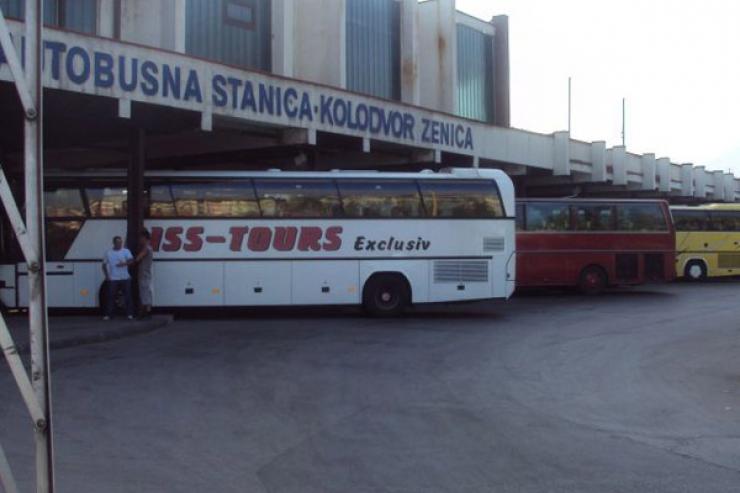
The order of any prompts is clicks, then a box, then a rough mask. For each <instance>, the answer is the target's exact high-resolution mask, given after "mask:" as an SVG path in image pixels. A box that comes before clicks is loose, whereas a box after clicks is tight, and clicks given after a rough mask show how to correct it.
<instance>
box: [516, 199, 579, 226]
mask: <svg viewBox="0 0 740 493" xmlns="http://www.w3.org/2000/svg"><path fill="white" fill-rule="evenodd" d="M526 222H527V231H567V230H569V229H570V207H569V206H568V204H565V203H561V202H531V203H529V204H527V212H526Z"/></svg>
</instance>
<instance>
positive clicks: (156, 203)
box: [149, 185, 177, 217]
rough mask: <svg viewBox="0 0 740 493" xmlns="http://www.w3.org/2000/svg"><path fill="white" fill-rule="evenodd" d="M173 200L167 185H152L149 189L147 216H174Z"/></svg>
mask: <svg viewBox="0 0 740 493" xmlns="http://www.w3.org/2000/svg"><path fill="white" fill-rule="evenodd" d="M175 216H177V214H176V212H175V201H174V200H173V198H172V191H171V190H170V186H169V185H152V186H151V188H150V189H149V217H175Z"/></svg>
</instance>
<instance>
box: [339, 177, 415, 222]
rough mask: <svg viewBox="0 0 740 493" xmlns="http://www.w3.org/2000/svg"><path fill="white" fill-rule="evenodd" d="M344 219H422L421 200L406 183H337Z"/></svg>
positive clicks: (407, 182) (368, 181) (380, 181)
mask: <svg viewBox="0 0 740 493" xmlns="http://www.w3.org/2000/svg"><path fill="white" fill-rule="evenodd" d="M339 194H340V195H341V196H342V205H343V206H344V214H345V215H346V216H347V217H365V218H379V217H392V218H403V217H406V218H414V217H423V216H424V214H423V208H422V203H421V196H420V195H419V190H418V188H417V187H416V183H415V182H413V181H410V180H339Z"/></svg>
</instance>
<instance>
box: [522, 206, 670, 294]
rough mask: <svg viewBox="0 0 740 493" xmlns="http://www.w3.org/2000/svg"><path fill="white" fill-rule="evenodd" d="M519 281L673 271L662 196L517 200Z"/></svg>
mask: <svg viewBox="0 0 740 493" xmlns="http://www.w3.org/2000/svg"><path fill="white" fill-rule="evenodd" d="M516 220H517V239H516V242H517V248H516V249H517V252H516V253H517V274H516V276H517V278H516V281H517V282H516V285H517V287H544V286H563V287H565V286H576V287H578V288H580V290H581V291H582V292H584V293H587V294H596V293H600V292H601V291H603V290H604V289H606V288H607V287H610V286H617V285H636V284H642V283H644V282H646V281H670V280H673V278H674V277H675V270H676V269H675V259H676V252H675V250H676V241H675V236H676V235H675V230H674V228H673V221H672V219H671V214H670V210H669V208H668V203H667V202H665V201H662V200H602V199H524V200H519V201H518V202H517V212H516Z"/></svg>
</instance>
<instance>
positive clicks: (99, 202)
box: [85, 187, 127, 217]
mask: <svg viewBox="0 0 740 493" xmlns="http://www.w3.org/2000/svg"><path fill="white" fill-rule="evenodd" d="M85 193H86V195H87V202H88V205H89V206H90V216H92V217H126V213H127V208H126V204H127V197H126V189H125V188H121V187H100V188H88V189H86V190H85Z"/></svg>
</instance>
